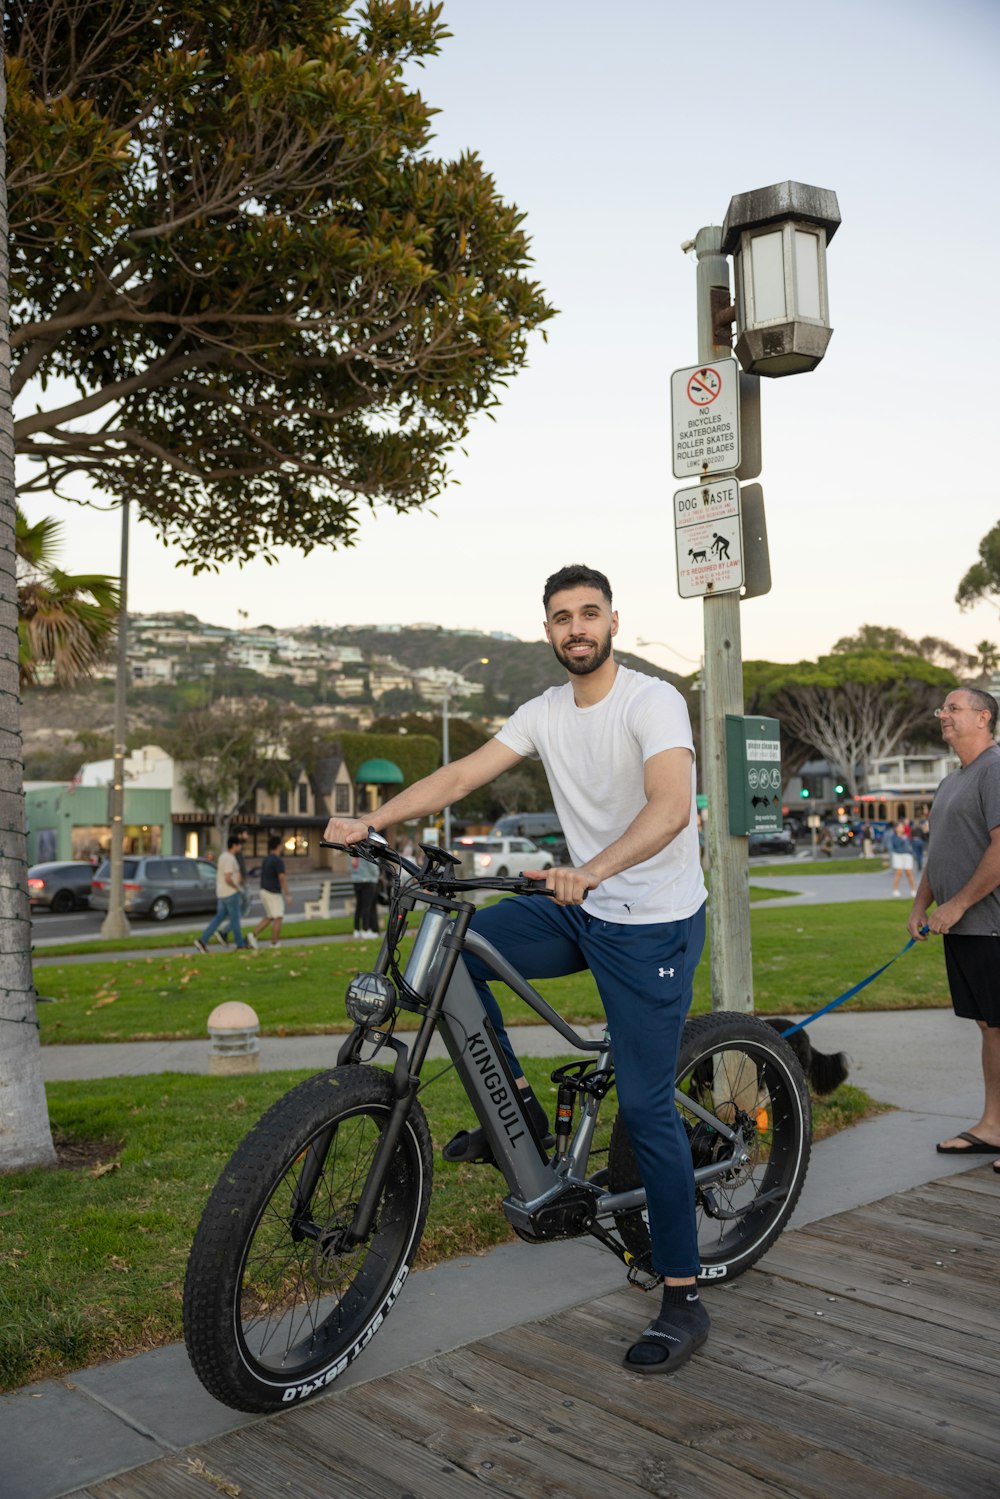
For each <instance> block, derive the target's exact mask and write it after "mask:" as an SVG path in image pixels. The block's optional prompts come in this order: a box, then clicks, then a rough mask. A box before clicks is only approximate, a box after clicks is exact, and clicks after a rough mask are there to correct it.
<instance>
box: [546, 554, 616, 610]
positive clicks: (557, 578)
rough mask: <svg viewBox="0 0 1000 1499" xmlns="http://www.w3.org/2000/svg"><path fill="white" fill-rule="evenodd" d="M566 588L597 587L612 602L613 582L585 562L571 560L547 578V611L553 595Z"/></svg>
mask: <svg viewBox="0 0 1000 1499" xmlns="http://www.w3.org/2000/svg"><path fill="white" fill-rule="evenodd" d="M564 588H597V589H599V590H600V591H601V593H603V595H604V597H605V598H606V599H607V601H608V603H609V604H610V603H611V584H610V583H609V582H608V580H607V578H606V577H605V576H604V574H603V573H599V572H598V571H597V569H596V568H594V567H587V565H586V563H584V562H571V563H570V564H569V566H568V567H561V568H560V569H559V571H558V572H557V573H553V574H552V576H551V578H546V579H545V589H544V592H543V593H542V608H543V609H544V610H545V612H546V613H548V608H549V600H550V599H551V597H552V595H553V594H554V593H561V592H562V590H563V589H564Z"/></svg>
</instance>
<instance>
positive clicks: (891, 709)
mask: <svg viewBox="0 0 1000 1499" xmlns="http://www.w3.org/2000/svg"><path fill="white" fill-rule="evenodd" d="M748 667H749V670H748ZM744 682H745V684H746V683H748V682H749V683H751V684H752V691H753V696H754V701H753V710H752V711H754V712H761V713H768V714H772V715H773V716H774V717H775V718H777V719H779V720H780V721H781V726H782V737H783V739H784V737H785V735H786V734H788V735H790V736H791V738H792V740H793V741H794V742H797V743H798V744H799V745H800V746H809V747H811V748H812V750H813V751H814V752H815V753H816V754H818V755H821V756H822V757H823V758H824V759H825V760H827V761H828V762H829V764H830V765H831V767H835V768H836V769H837V770H838V771H839V773H840V775H841V777H842V779H843V781H844V784H845V786H846V787H847V790H848V792H849V793H850V795H851V796H857V795H858V793H859V791H862V790H863V789H864V779H865V777H866V776H867V774H868V771H869V767H870V766H871V765H873V764H874V762H875V761H876V760H880V759H884V758H885V757H886V756H887V755H891V754H893V753H894V752H895V751H896V750H897V749H898V748H899V746H900V745H901V744H904V743H906V742H909V741H912V740H916V741H919V740H920V739H928V738H932V737H933V738H935V739H936V738H937V735H936V734H934V732H933V731H934V717H933V714H934V709H935V707H936V706H937V705H938V703H940V701H941V695H942V694H943V693H946V692H948V690H949V689H950V688H952V687H955V686H957V685H958V679H957V678H956V676H955V674H954V672H952V671H949V670H948V669H947V668H946V667H942V666H935V665H934V664H933V663H932V662H929V661H925V660H923V659H922V658H921V657H919V656H912V655H904V654H902V653H893V652H889V651H858V652H851V651H841V652H837V653H831V654H830V655H829V656H820V658H819V660H818V661H800V662H799V663H798V664H797V665H794V666H786V665H781V664H772V663H770V662H752V663H746V664H745V666H744ZM801 763H802V762H801V761H800V764H801ZM787 773H788V772H787V765H786V774H787Z"/></svg>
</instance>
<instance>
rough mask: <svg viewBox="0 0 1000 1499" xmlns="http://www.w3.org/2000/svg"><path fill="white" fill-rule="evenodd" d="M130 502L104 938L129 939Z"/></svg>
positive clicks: (125, 529) (124, 539) (125, 522)
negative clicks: (125, 870)
mask: <svg viewBox="0 0 1000 1499" xmlns="http://www.w3.org/2000/svg"><path fill="white" fill-rule="evenodd" d="M128 506H129V502H128V500H124V501H123V502H122V554H121V576H120V580H119V587H120V589H121V593H120V598H119V606H118V671H117V674H116V677H115V750H114V755H115V761H114V770H113V773H112V782H111V807H110V811H111V878H110V881H109V889H108V914H107V915H106V916H105V918H104V920H103V922H102V923H101V936H102V937H127V936H128V934H129V931H130V930H131V928H130V926H129V920H128V917H127V916H126V915H125V892H124V890H123V889H122V864H123V856H124V838H125V689H126V686H127V683H128Z"/></svg>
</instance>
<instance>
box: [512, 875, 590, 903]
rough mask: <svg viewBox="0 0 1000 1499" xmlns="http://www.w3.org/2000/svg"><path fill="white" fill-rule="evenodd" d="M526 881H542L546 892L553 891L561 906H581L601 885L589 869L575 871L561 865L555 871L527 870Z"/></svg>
mask: <svg viewBox="0 0 1000 1499" xmlns="http://www.w3.org/2000/svg"><path fill="white" fill-rule="evenodd" d="M524 878H525V879H526V880H541V881H543V882H544V885H545V888H546V890H551V892H552V894H553V896H554V897H555V901H556V904H557V905H559V906H579V905H582V903H583V899H584V897H585V896H586V894H587V892H588V890H593V889H594V887H595V886H596V885H598V884H600V881H599V880H595V879H594V876H593V875H592V874H591V873H590V872H589V870H587V869H573V868H572V867H571V866H569V865H559V866H557V867H556V868H555V869H526V870H525V871H524Z"/></svg>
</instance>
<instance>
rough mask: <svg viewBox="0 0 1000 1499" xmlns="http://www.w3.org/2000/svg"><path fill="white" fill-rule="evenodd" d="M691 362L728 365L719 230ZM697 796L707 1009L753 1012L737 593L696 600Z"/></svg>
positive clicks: (699, 248) (705, 242)
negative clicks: (737, 757) (732, 792)
mask: <svg viewBox="0 0 1000 1499" xmlns="http://www.w3.org/2000/svg"><path fill="white" fill-rule="evenodd" d="M694 248H695V254H696V255H697V257H698V270H697V278H698V279H697V285H698V358H699V359H704V360H705V361H706V362H707V361H709V360H712V359H728V358H731V356H732V346H731V343H730V339H729V334H728V330H727V329H726V328H725V327H723V328H721V331H720V329H719V328H717V326H716V319H717V317H718V314H719V313H720V312H721V311H722V309H723V308H726V307H728V306H729V304H730V302H731V296H730V288H729V261H728V260H727V259H726V257H725V255H723V254H722V230H721V229H720V228H719V227H718V226H711V227H709V228H705V229H699V231H698V233H697V235H696V237H695V242H694ZM704 625H705V671H704V682H703V691H702V697H703V707H704V714H705V727H704V733H705V738H704V740H703V750H702V752H703V754H704V756H705V767H704V770H705V792H706V795H707V796H708V839H707V841H708V849H709V863H710V866H711V871H712V890H711V896H710V898H709V902H708V916H709V943H710V952H711V963H712V1008H713V1010H744V1011H750V1010H752V1009H753V970H752V966H751V952H750V891H749V885H750V880H749V860H748V854H747V841H746V839H745V838H737V837H734V836H733V835H732V834H731V833H730V831H729V808H728V797H727V788H726V714H727V713H736V714H740V715H742V713H743V650H742V643H741V640H740V596H739V593H738V592H731V593H720V594H718V595H716V596H714V597H713V596H712V595H711V594H706V596H705V602H704Z"/></svg>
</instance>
